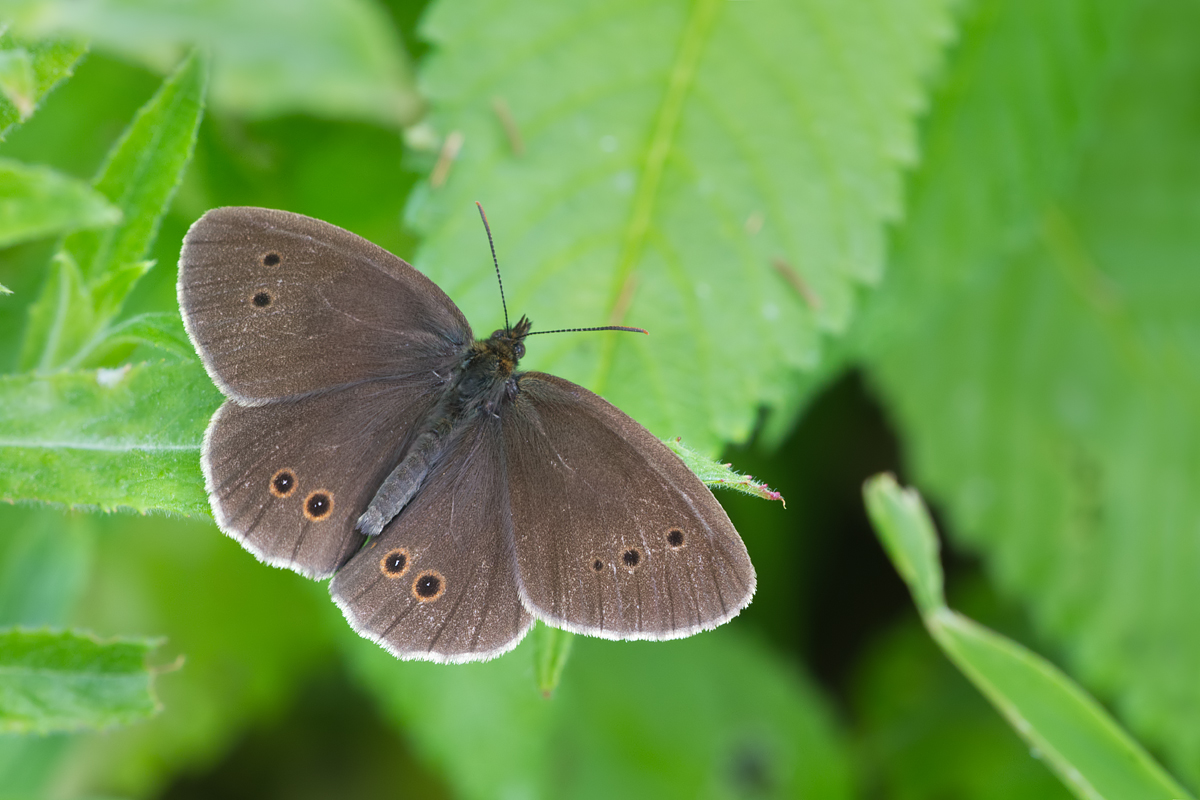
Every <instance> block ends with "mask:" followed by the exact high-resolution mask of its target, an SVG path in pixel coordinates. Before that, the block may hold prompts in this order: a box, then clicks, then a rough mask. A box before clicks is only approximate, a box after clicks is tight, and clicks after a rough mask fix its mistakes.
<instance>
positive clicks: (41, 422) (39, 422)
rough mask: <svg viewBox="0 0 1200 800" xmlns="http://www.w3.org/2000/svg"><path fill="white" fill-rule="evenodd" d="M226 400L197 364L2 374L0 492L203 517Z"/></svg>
mask: <svg viewBox="0 0 1200 800" xmlns="http://www.w3.org/2000/svg"><path fill="white" fill-rule="evenodd" d="M220 401H221V397H220V395H219V393H218V392H217V390H216V389H215V388H214V387H213V385H212V381H210V380H209V378H208V376H207V375H206V374H205V373H204V370H203V369H202V368H201V367H200V365H199V364H198V363H195V362H191V363H187V364H142V365H139V366H135V367H131V366H129V365H125V366H124V367H122V368H120V369H97V370H87V371H78V372H59V373H54V374H50V375H10V376H0V408H3V409H4V410H5V413H4V414H2V415H0V460H2V461H3V463H4V465H5V468H4V470H2V471H0V499H5V500H36V501H40V502H48V503H63V504H66V505H71V506H93V507H97V508H100V509H104V510H112V509H116V508H130V509H134V510H136V511H168V512H172V513H177V514H189V515H205V514H207V513H208V500H207V497H206V496H205V493H204V481H203V478H202V477H201V475H200V443H201V440H202V439H203V436H204V428H205V426H206V425H207V424H208V418H209V416H211V413H212V411H213V410H215V409H216V407H217V405H219V403H220ZM198 409H204V410H203V411H200V412H199V413H198V412H197V410H198Z"/></svg>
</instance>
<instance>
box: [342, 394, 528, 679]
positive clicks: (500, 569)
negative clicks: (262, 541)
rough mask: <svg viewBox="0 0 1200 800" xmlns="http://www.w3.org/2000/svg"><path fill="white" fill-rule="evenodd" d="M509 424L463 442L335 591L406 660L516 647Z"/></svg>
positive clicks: (473, 657) (460, 437)
mask: <svg viewBox="0 0 1200 800" xmlns="http://www.w3.org/2000/svg"><path fill="white" fill-rule="evenodd" d="M502 459H503V452H502V440H501V434H500V428H499V421H498V420H497V419H496V418H494V417H491V416H487V417H479V418H477V419H476V420H475V421H474V422H473V423H472V424H470V425H467V426H464V427H463V428H461V429H459V430H458V431H456V432H455V434H454V435H453V438H452V441H451V442H450V443H449V447H448V449H447V451H446V454H445V455H444V456H443V457H442V459H441V460H440V461H439V462H438V463H437V464H435V465H434V468H433V469H432V470H431V471H430V473H429V475H428V477H427V479H426V482H425V486H424V487H423V488H422V489H421V491H420V492H418V493H417V495H416V496H415V497H414V498H413V499H412V501H411V502H410V503H409V504H408V505H407V506H406V507H405V508H404V510H403V511H401V512H400V515H399V516H398V517H396V518H395V519H394V520H392V522H391V523H390V524H389V525H387V526H386V527H385V528H384V530H383V533H382V534H380V535H379V536H378V537H376V538H374V539H372V540H371V542H370V544H368V545H367V547H366V548H364V549H363V550H362V551H361V552H359V554H358V555H356V556H355V557H354V558H353V559H351V561H350V563H348V564H347V565H346V566H345V567H344V568H343V569H342V570H341V571H340V572H338V573H337V575H336V576H335V577H334V579H333V581H332V583H331V584H330V591H331V592H332V594H333V598H334V600H335V601H336V602H337V604H338V605H339V606H340V607H341V609H342V611H343V613H345V615H346V619H347V620H348V621H349V622H350V624H351V625H352V626H353V627H354V629H355V630H357V631H358V632H359V633H361V634H362V635H363V636H366V637H367V638H368V639H371V640H373V641H376V642H378V643H379V644H381V645H383V646H384V647H386V648H387V649H388V650H390V651H391V652H392V653H394V654H395V655H396V656H398V657H400V658H416V659H423V660H426V661H439V662H459V661H478V660H482V659H487V658H492V657H495V656H498V655H500V654H502V653H505V652H507V651H508V650H511V649H512V648H513V647H516V645H517V643H518V642H520V641H521V638H522V637H524V635H525V634H526V632H528V630H529V627H530V626H531V625H532V624H533V618H532V617H530V616H529V614H527V613H526V612H525V609H524V607H523V606H522V604H521V599H520V595H519V593H518V590H517V579H516V557H515V555H514V553H513V548H512V530H511V527H510V526H511V515H510V514H509V509H508V493H507V491H506V487H505V483H504V478H503V460H502Z"/></svg>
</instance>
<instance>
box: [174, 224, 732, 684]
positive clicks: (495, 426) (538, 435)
mask: <svg viewBox="0 0 1200 800" xmlns="http://www.w3.org/2000/svg"><path fill="white" fill-rule="evenodd" d="M480 213H481V214H482V208H481V209H480ZM484 224H485V226H486V224H487V220H486V218H485V219H484ZM488 238H489V241H490V239H491V234H490V232H489V234H488ZM494 257H495V250H494V248H493V258H494ZM498 275H499V268H498V267H497V276H498ZM178 292H179V307H180V309H181V310H182V313H183V321H184V324H185V326H186V327H187V332H188V335H189V336H190V337H191V340H192V343H193V345H194V346H195V348H196V352H197V353H199V355H200V358H201V360H202V361H203V362H204V366H205V368H206V369H207V370H208V373H209V375H210V376H211V377H212V379H213V381H214V382H215V383H216V385H217V386H218V387H219V388H220V390H221V391H222V392H223V393H224V394H225V396H226V398H228V399H227V400H226V401H225V403H224V404H223V405H222V406H221V407H220V408H219V409H217V412H216V413H215V414H214V415H213V418H212V421H211V422H210V423H209V426H208V431H207V432H206V434H205V436H204V446H203V449H202V452H201V464H202V466H203V470H204V479H205V486H206V488H207V490H208V494H209V499H210V502H211V504H212V510H213V515H214V517H215V518H216V521H217V525H218V526H219V527H220V528H221V530H222V531H224V532H225V533H226V534H228V535H229V536H231V537H233V538H234V539H236V540H237V541H239V542H240V543H241V544H242V546H243V547H245V548H246V549H247V550H249V551H250V552H251V553H253V554H254V555H255V556H257V557H258V558H259V559H261V560H263V561H265V562H267V563H268V564H272V565H274V566H280V567H287V568H288V569H292V570H295V571H296V572H299V573H301V574H303V575H306V576H308V577H310V578H316V579H323V578H327V577H329V576H331V575H332V576H333V581H332V582H331V584H330V591H331V593H332V595H333V599H334V601H335V602H336V603H337V604H338V606H340V607H341V609H342V612H343V613H344V614H345V615H346V619H347V620H348V621H349V622H350V625H351V626H352V627H353V628H354V629H355V630H356V631H358V632H359V633H360V634H362V635H363V636H365V637H367V638H368V639H371V640H373V641H375V642H377V643H379V644H380V645H382V646H383V647H385V648H387V649H388V650H389V651H391V652H392V653H393V654H395V655H396V656H397V657H399V658H403V659H424V660H429V661H439V662H463V661H477V660H483V659H488V658H494V657H495V656H498V655H500V654H502V653H505V652H507V651H508V650H511V649H512V648H513V647H515V646H516V645H517V643H518V642H520V641H521V638H522V637H523V636H524V635H525V634H526V633H527V632H528V631H529V629H530V627H531V626H532V625H533V622H534V620H535V619H540V620H542V621H544V622H546V623H547V624H549V625H552V626H555V627H558V628H563V629H566V630H569V631H574V632H576V633H583V634H588V635H590V636H601V637H605V638H609V639H672V638H676V637H682V636H689V635H691V634H693V633H696V632H698V631H701V630H706V629H710V628H713V627H715V626H717V625H720V624H721V623H723V622H725V621H727V620H728V619H730V618H731V617H733V616H734V615H735V614H737V613H738V612H739V611H740V610H741V609H742V608H744V607H745V606H746V604H747V603H749V602H750V598H751V595H753V593H754V586H755V577H754V568H753V566H751V564H750V558H749V556H748V555H747V553H746V547H745V545H744V544H742V540H741V538H739V536H738V534H737V531H735V530H734V528H733V525H732V524H731V523H730V521H729V517H727V516H726V514H725V511H724V510H723V509H722V508H721V505H720V504H719V503H718V502H717V501H716V499H715V498H714V497H713V496H712V493H711V492H709V490H708V489H707V487H705V486H704V484H703V483H702V482H701V481H700V480H699V479H698V478H697V477H696V476H695V475H694V474H693V473H692V472H691V471H690V470H688V468H687V467H685V466H684V464H683V462H682V461H680V459H679V458H678V456H676V455H675V454H674V453H672V452H671V451H670V450H669V449H668V448H667V447H666V446H665V445H664V444H663V443H662V442H661V441H659V440H658V439H657V438H655V437H654V436H653V435H651V434H650V433H649V432H648V431H647V430H646V429H645V428H643V427H642V426H641V425H639V424H638V423H636V422H634V421H633V420H632V419H630V418H629V417H627V416H626V415H625V414H623V413H622V412H621V411H619V410H618V409H617V408H615V407H614V406H612V405H610V404H609V403H608V402H606V401H605V400H603V399H601V398H600V397H599V396H597V395H595V394H593V393H591V392H589V391H588V390H586V389H584V388H582V387H580V386H576V385H575V384H573V383H569V382H567V381H565V380H563V379H561V378H556V377H554V376H553V375H547V374H544V373H541V372H518V371H516V367H517V362H518V361H520V359H521V357H522V356H523V355H524V354H525V338H526V337H527V336H529V335H530V333H531V331H530V327H531V324H530V321H529V320H528V319H527V318H526V317H522V318H521V319H520V320H519V321H518V322H517V324H516V325H512V326H509V325H508V323H507V311H506V312H505V317H506V322H505V326H506V327H505V328H504V329H502V330H498V331H496V332H495V333H493V334H492V335H491V336H490V337H488V338H486V339H479V340H476V339H475V338H474V336H473V335H472V333H471V327H470V325H468V324H467V320H466V318H464V317H463V314H462V312H461V311H459V309H458V307H457V306H456V305H454V303H453V302H452V301H451V300H450V298H449V297H447V296H446V295H445V293H443V292H442V290H441V289H439V288H438V287H437V286H436V285H435V284H434V283H433V282H432V281H430V280H429V279H428V278H426V277H425V276H424V275H422V274H421V273H420V272H417V270H415V269H414V268H413V267H411V266H409V265H408V264H407V263H405V262H404V261H402V260H401V259H399V258H397V257H396V256H394V255H392V254H391V253H389V252H387V251H386V250H383V249H382V248H380V247H377V246H376V245H374V244H372V243H370V242H368V241H366V240H365V239H362V238H361V237H359V236H356V235H354V234H352V233H350V232H349V231H345V230H343V229H341V228H338V227H336V226H334V225H330V224H328V223H326V222H321V221H319V220H316V219H312V218H310V217H305V216H301V215H299V214H292V213H289V212H286V211H275V210H271V209H265V208H218V209H214V210H212V211H209V212H208V213H206V214H205V215H204V216H203V217H201V218H200V219H199V220H198V221H197V222H196V223H195V224H194V225H192V227H191V228H190V229H189V230H188V232H187V235H186V236H185V237H184V241H183V250H182V253H181V255H180V260H179V285H178ZM501 297H502V298H503V287H502V288H501Z"/></svg>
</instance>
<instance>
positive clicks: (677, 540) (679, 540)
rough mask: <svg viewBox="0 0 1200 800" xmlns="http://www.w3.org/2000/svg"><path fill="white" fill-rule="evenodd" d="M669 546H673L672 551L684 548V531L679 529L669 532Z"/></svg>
mask: <svg viewBox="0 0 1200 800" xmlns="http://www.w3.org/2000/svg"><path fill="white" fill-rule="evenodd" d="M667 544H669V545H671V549H672V550H678V549H679V548H681V547H683V531H681V530H679V529H678V528H673V529H671V530H669V531H667Z"/></svg>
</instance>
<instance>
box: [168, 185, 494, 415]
mask: <svg viewBox="0 0 1200 800" xmlns="http://www.w3.org/2000/svg"><path fill="white" fill-rule="evenodd" d="M178 288H179V305H180V309H181V310H182V312H183V319H184V323H185V325H186V326H187V330H188V333H189V334H190V336H191V338H192V342H193V343H194V344H195V345H196V350H197V352H198V353H199V354H200V357H201V359H203V361H204V364H205V367H206V368H207V369H208V371H209V373H210V374H211V375H212V377H213V379H214V380H215V381H216V382H217V385H218V386H219V387H220V388H221V390H222V391H223V392H224V393H225V394H226V395H227V396H229V397H231V398H233V399H235V400H239V401H241V402H242V403H243V404H260V403H263V402H268V401H270V400H272V399H278V398H284V397H291V396H297V395H303V394H308V393H311V392H315V391H321V390H325V389H330V388H333V387H336V386H343V385H348V384H352V383H355V382H358V381H363V380H373V379H378V378H389V377H400V376H402V375H403V376H420V375H421V373H426V372H428V371H430V370H435V369H438V367H439V365H440V364H442V363H443V362H444V361H445V359H446V358H447V357H451V356H456V355H461V353H462V352H463V351H464V350H465V348H466V347H468V346H469V345H470V343H471V328H470V326H469V325H468V324H467V321H466V319H465V318H464V317H463V316H462V313H461V312H460V311H459V310H458V308H457V307H456V306H455V305H454V303H452V302H451V301H450V298H448V297H446V295H445V293H444V292H442V290H441V289H439V288H438V287H437V286H436V285H435V284H434V283H433V282H432V281H430V280H429V279H428V278H426V277H425V276H424V275H422V274H421V273H419V272H417V271H416V270H415V269H413V268H412V267H411V266H409V265H408V264H406V263H405V262H403V261H402V260H400V259H399V258H397V257H396V256H394V255H392V254H391V253H389V252H387V251H386V250H384V249H382V248H380V247H378V246H376V245H374V244H372V243H370V242H368V241H367V240H365V239H363V238H361V237H359V236H356V235H355V234H353V233H350V232H349V231H346V230H343V229H341V228H338V227H336V226H334V225H330V224H329V223H327V222H321V221H320V220H315V219H312V218H310V217H305V216H302V215H300V214H292V213H289V212H286V211H274V210H271V209H265V208H236V207H235V208H218V209H214V210H212V211H209V212H208V213H207V214H205V215H204V216H203V217H201V218H200V219H199V220H198V221H197V222H196V223H195V224H194V225H192V227H191V229H190V230H189V231H188V233H187V236H186V237H184V241H183V251H182V253H181V255H180V261H179V287H178ZM418 379H419V377H418Z"/></svg>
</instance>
